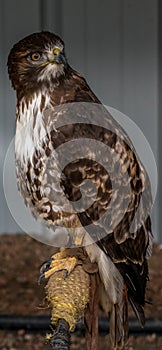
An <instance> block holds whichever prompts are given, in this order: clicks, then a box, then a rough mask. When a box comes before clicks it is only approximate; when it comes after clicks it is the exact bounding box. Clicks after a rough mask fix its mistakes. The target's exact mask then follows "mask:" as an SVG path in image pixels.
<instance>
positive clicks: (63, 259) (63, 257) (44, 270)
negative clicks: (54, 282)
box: [38, 248, 78, 283]
mask: <svg viewBox="0 0 162 350" xmlns="http://www.w3.org/2000/svg"><path fill="white" fill-rule="evenodd" d="M67 251H68V250H67V249H65V248H62V249H61V250H60V252H58V253H56V254H55V255H53V256H52V257H51V258H50V259H49V260H48V261H46V262H45V263H44V264H43V265H42V267H41V269H40V277H39V279H38V282H39V283H40V282H41V280H42V279H43V278H49V277H50V276H51V275H52V274H53V273H55V272H57V271H61V270H64V277H67V276H68V275H69V274H70V273H71V272H72V271H73V270H74V268H75V266H76V265H77V264H78V260H77V259H76V257H75V256H68V255H67Z"/></svg>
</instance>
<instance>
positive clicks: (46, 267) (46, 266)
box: [40, 258, 53, 274]
mask: <svg viewBox="0 0 162 350" xmlns="http://www.w3.org/2000/svg"><path fill="white" fill-rule="evenodd" d="M52 260H53V258H50V259H49V260H47V261H45V262H44V263H43V264H42V266H41V268H40V273H41V274H43V273H44V272H46V271H48V270H49V268H50V266H51V262H52Z"/></svg>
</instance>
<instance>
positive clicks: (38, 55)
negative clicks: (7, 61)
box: [30, 52, 41, 61]
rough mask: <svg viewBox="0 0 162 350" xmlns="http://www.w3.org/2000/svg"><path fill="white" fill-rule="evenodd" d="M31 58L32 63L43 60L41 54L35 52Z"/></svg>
mask: <svg viewBox="0 0 162 350" xmlns="http://www.w3.org/2000/svg"><path fill="white" fill-rule="evenodd" d="M30 58H31V59H32V61H39V60H40V58H41V54H40V53H39V52H34V53H32V54H31V56H30Z"/></svg>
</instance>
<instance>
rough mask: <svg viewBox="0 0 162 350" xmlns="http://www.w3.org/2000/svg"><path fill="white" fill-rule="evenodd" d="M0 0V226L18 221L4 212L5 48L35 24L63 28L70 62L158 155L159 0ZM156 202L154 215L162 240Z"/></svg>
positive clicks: (10, 105) (8, 116)
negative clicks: (134, 125) (131, 122)
mask: <svg viewBox="0 0 162 350" xmlns="http://www.w3.org/2000/svg"><path fill="white" fill-rule="evenodd" d="M0 6H1V8H0V26H1V28H0V59H1V63H0V64H1V68H0V78H1V84H2V87H1V90H0V140H1V152H0V162H1V163H0V176H1V178H0V179H1V184H0V198H1V201H0V205H1V209H0V232H15V231H18V230H20V228H18V227H17V225H16V223H15V222H14V220H13V219H12V217H11V215H10V213H9V211H8V208H7V205H6V202H5V199H4V194H3V186H2V171H3V160H4V157H5V153H6V150H7V147H8V145H9V143H10V141H11V139H12V137H13V135H14V123H15V121H14V108H15V107H14V106H15V96H14V93H13V91H12V90H11V88H10V83H9V81H8V77H7V73H6V60H7V55H8V52H9V50H10V48H11V47H12V45H13V44H14V43H15V42H16V41H17V40H19V39H21V38H22V37H23V36H25V35H27V34H29V33H32V32H34V31H39V30H42V29H48V30H51V31H54V32H56V33H58V34H59V35H61V36H62V38H63V39H64V41H65V43H66V52H67V56H68V58H69V61H70V63H71V65H72V66H73V67H74V68H75V69H76V70H78V71H80V72H81V73H82V74H83V75H84V76H85V77H86V79H87V81H88V83H89V85H90V86H91V87H92V89H93V90H94V91H95V93H96V94H97V95H98V96H99V98H100V99H101V100H102V101H103V103H104V104H106V105H109V106H112V107H114V108H116V109H119V110H120V111H121V112H123V113H125V114H126V115H128V116H129V117H130V118H132V120H134V121H135V122H136V123H137V125H138V126H139V127H140V128H141V130H142V131H143V133H144V134H145V136H146V138H147V139H148V141H149V143H150V145H151V147H152V150H153V152H154V155H155V158H156V160H157V161H158V159H159V154H158V152H159V149H158V145H159V138H158V135H159V131H158V130H159V122H158V116H159V110H158V94H159V91H158V68H159V67H158V1H157V0H141V1H137V0H102V1H101V0H77V1H76V0H68V1H67V0H62V1H61V0H58V1H57V0H42V1H41V0H40V1H39V0H28V1H24V0H13V1H10V0H0ZM31 8H32V11H31ZM158 201H159V198H157V202H156V204H155V205H154V209H153V214H152V217H153V226H154V232H155V238H156V239H159V240H160V230H159V227H160V210H159V209H158Z"/></svg>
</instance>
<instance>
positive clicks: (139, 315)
mask: <svg viewBox="0 0 162 350" xmlns="http://www.w3.org/2000/svg"><path fill="white" fill-rule="evenodd" d="M129 302H130V304H131V306H132V309H133V310H134V312H135V314H136V316H137V318H138V320H139V322H140V325H141V327H142V328H143V327H144V325H145V313H144V309H143V306H142V305H140V304H138V303H137V302H135V301H134V300H133V299H131V297H129Z"/></svg>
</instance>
